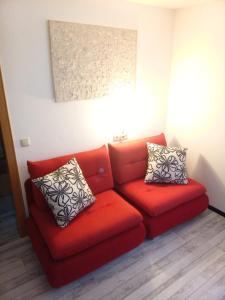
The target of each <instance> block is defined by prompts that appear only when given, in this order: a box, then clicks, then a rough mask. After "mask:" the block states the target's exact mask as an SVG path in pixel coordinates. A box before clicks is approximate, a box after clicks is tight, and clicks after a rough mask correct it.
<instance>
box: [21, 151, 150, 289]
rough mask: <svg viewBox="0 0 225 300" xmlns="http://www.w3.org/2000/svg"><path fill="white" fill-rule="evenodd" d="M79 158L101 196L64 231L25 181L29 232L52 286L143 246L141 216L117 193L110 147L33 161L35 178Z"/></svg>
mask: <svg viewBox="0 0 225 300" xmlns="http://www.w3.org/2000/svg"><path fill="white" fill-rule="evenodd" d="M74 156H75V157H76V159H77V161H78V163H79V165H80V167H81V169H82V171H83V174H84V176H85V178H86V180H87V182H88V184H89V186H90V188H91V190H92V192H93V194H95V197H96V201H95V203H94V204H93V205H92V206H90V207H89V208H87V209H86V210H84V211H83V212H82V213H81V214H80V215H78V216H77V217H76V218H75V219H74V220H73V221H72V222H71V224H70V225H69V226H68V227H66V228H64V229H61V228H60V227H58V226H57V225H56V222H55V220H54V218H53V215H52V213H51V212H50V210H49V208H48V206H47V204H46V202H45V200H44V198H43V196H42V194H41V193H40V191H39V190H38V189H37V188H36V187H35V185H34V184H33V183H32V181H31V179H28V180H27V181H26V183H25V189H26V195H27V201H28V208H29V215H30V216H29V218H28V219H27V229H28V234H29V236H30V238H31V241H32V244H33V247H34V249H35V251H36V254H37V256H38V258H39V260H40V263H41V265H42V267H43V270H44V272H45V273H46V275H47V278H48V281H49V283H50V284H51V285H52V286H53V287H59V286H61V285H64V284H66V283H68V282H70V281H72V280H74V279H76V278H79V277H81V276H82V275H84V274H86V273H88V272H90V271H92V270H94V269H96V268H98V267H100V266H101V265H103V264H105V263H106V262H108V261H110V260H112V259H114V258H116V257H117V256H119V255H121V254H123V253H125V252H127V251H129V250H131V249H133V248H134V247H136V246H138V245H139V244H140V243H142V242H143V240H144V238H145V235H146V231H145V227H144V224H143V217H142V215H141V214H140V213H139V212H138V210H136V209H135V208H134V207H133V206H131V205H130V204H129V203H128V202H127V201H125V200H124V199H123V198H122V197H121V196H120V195H119V194H118V193H116V192H115V191H114V190H113V178H112V172H111V166H110V160H109V156H108V151H107V148H106V147H105V146H103V147H101V148H99V149H96V150H92V151H86V152H81V153H77V154H71V155H66V156H62V157H57V158H53V159H49V160H43V161H36V162H31V161H30V162H28V170H29V173H30V177H31V178H37V177H39V176H43V175H45V174H48V173H50V172H52V171H54V170H56V169H57V168H59V167H60V166H62V165H64V164H65V163H66V162H67V161H68V160H70V159H71V158H72V157H74Z"/></svg>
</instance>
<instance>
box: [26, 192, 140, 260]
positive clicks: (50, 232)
mask: <svg viewBox="0 0 225 300" xmlns="http://www.w3.org/2000/svg"><path fill="white" fill-rule="evenodd" d="M30 211H31V215H32V217H33V219H34V221H35V223H36V225H37V226H38V228H39V230H40V233H41V235H42V237H43V239H44V240H45V243H46V244H47V246H48V248H49V251H50V253H51V256H52V257H53V258H54V259H56V260H57V259H63V258H66V257H69V256H72V255H75V254H77V253H80V252H82V251H84V250H86V249H88V248H91V247H93V246H94V245H96V244H98V243H100V242H102V241H104V240H106V239H108V238H111V237H113V236H115V235H117V234H119V233H121V232H123V231H127V230H129V229H131V228H133V227H135V226H138V225H139V224H140V223H141V222H142V220H143V218H142V216H141V214H140V213H139V212H138V211H137V210H136V209H135V208H133V207H132V206H131V205H130V204H129V203H127V202H126V201H125V200H123V199H122V198H121V197H120V196H119V195H118V194H117V193H116V192H114V191H113V190H109V191H105V192H103V193H100V194H98V195H96V202H95V203H94V204H93V205H92V206H91V207H89V208H88V209H86V210H85V211H83V212H82V213H81V214H80V215H79V216H78V217H76V218H75V219H74V220H73V221H72V222H71V223H70V225H69V226H68V227H66V228H64V229H61V228H59V227H58V226H56V225H55V221H54V218H53V216H51V215H50V213H49V211H41V210H40V209H38V208H37V206H36V205H34V204H33V205H31V206H30Z"/></svg>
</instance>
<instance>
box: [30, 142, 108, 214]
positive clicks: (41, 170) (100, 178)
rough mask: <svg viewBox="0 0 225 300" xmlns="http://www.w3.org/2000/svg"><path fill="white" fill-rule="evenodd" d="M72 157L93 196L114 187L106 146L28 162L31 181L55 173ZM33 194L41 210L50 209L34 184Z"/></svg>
mask: <svg viewBox="0 0 225 300" xmlns="http://www.w3.org/2000/svg"><path fill="white" fill-rule="evenodd" d="M72 157H75V158H76V159H77V162H78V164H79V166H80V167H81V169H82V172H83V174H84V177H85V179H86V181H87V183H88V185H89V187H90V189H91V191H92V193H93V194H98V193H100V192H103V191H105V190H108V189H111V188H112V187H113V178H112V171H111V166H110V160H109V154H108V151H107V148H106V146H105V145H104V146H102V147H101V148H98V149H95V150H90V151H85V152H79V153H74V154H68V155H65V156H60V157H55V158H51V159H47V160H40V161H28V162H27V166H28V171H29V174H30V177H31V179H33V178H37V177H40V176H44V175H46V174H48V173H51V172H53V171H54V170H56V169H58V168H59V167H61V166H63V165H64V164H65V163H67V162H68V161H69V160H70V159H71V158H72ZM32 194H33V199H34V201H35V203H36V204H37V206H38V207H39V208H40V209H44V210H46V209H48V206H47V203H46V201H45V199H44V197H43V195H42V193H41V192H40V191H39V190H38V188H37V187H36V186H35V185H34V184H33V183H32Z"/></svg>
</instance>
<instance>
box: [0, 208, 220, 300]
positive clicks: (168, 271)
mask: <svg viewBox="0 0 225 300" xmlns="http://www.w3.org/2000/svg"><path fill="white" fill-rule="evenodd" d="M62 276H63V274H62ZM0 299H4V300H6V299H13V300H14V299H26V300H28V299H65V300H68V299H76V300H81V299H83V300H90V299H93V300H98V299H106V300H119V299H125V300H141V299H154V300H156V299H157V300H159V299H162V300H165V299H191V300H193V299H200V300H204V299H208V300H217V299H225V218H223V217H222V216H219V215H217V214H216V213H214V212H212V211H206V212H205V213H203V214H202V215H201V216H199V217H197V218H195V219H194V220H192V221H191V222H188V223H186V224H184V225H181V226H179V227H177V228H176V229H173V230H171V231H169V232H168V233H166V234H164V235H162V236H160V237H158V238H156V239H154V240H146V241H145V242H144V243H143V244H142V245H140V246H139V247H138V248H136V249H135V250H133V251H131V252H129V253H127V254H125V255H123V256H121V257H119V258H118V259H116V260H114V261H113V262H112V263H109V264H107V265H105V266H103V267H102V268H100V269H98V270H97V271H95V272H92V273H90V274H88V275H87V276H85V277H83V278H82V279H80V280H78V281H75V282H72V283H71V284H69V285H67V286H65V287H62V288H60V289H53V288H51V287H50V286H49V285H48V283H47V281H46V278H45V276H44V274H43V273H42V270H41V268H40V265H39V263H38V261H37V259H36V256H35V254H34V252H33V250H32V247H31V243H30V241H29V238H28V237H26V238H23V239H19V238H17V239H14V240H13V241H10V242H7V243H6V244H4V245H1V246H0Z"/></svg>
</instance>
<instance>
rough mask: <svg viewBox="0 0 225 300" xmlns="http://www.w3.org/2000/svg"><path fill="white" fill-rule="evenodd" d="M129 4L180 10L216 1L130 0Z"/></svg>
mask: <svg viewBox="0 0 225 300" xmlns="http://www.w3.org/2000/svg"><path fill="white" fill-rule="evenodd" d="M130 1H131V2H135V3H141V4H148V5H152V6H159V7H165V8H172V9H176V8H181V7H187V6H193V5H198V4H202V3H209V2H214V1H216V0H130Z"/></svg>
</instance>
